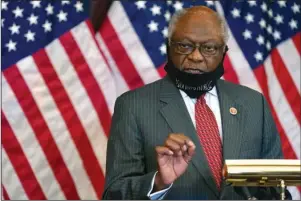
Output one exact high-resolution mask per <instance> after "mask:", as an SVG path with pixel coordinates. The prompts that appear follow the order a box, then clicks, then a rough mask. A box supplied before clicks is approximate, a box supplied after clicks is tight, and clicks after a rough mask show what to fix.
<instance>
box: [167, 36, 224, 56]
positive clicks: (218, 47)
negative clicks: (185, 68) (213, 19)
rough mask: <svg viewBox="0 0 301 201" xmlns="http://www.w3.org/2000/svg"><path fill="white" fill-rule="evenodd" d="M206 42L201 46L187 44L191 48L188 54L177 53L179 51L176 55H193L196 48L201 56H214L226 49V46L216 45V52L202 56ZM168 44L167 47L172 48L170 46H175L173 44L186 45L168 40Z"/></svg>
mask: <svg viewBox="0 0 301 201" xmlns="http://www.w3.org/2000/svg"><path fill="white" fill-rule="evenodd" d="M207 43H208V42H205V43H202V44H194V43H189V45H191V46H192V47H193V49H192V50H191V51H190V52H188V53H182V52H179V51H176V49H175V51H176V53H178V54H181V55H189V54H191V53H193V52H194V51H195V49H196V48H198V50H199V52H200V53H201V54H202V55H203V56H216V55H218V53H219V51H220V50H221V49H222V48H225V49H226V45H225V44H222V45H218V46H217V50H216V52H215V53H214V54H208V53H205V54H204V51H202V47H203V45H205V44H207ZM168 44H169V46H172V45H175V44H177V45H178V44H184V45H188V43H186V44H185V43H183V42H180V41H173V40H168Z"/></svg>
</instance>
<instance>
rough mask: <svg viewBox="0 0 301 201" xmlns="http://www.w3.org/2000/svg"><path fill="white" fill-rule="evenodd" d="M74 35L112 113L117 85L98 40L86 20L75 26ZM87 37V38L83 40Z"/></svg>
mask: <svg viewBox="0 0 301 201" xmlns="http://www.w3.org/2000/svg"><path fill="white" fill-rule="evenodd" d="M71 32H72V35H73V37H74V39H75V41H76V43H77V45H78V47H79V49H80V50H81V52H82V54H83V56H84V58H85V60H86V62H87V64H88V65H89V67H90V69H91V71H92V73H93V75H94V78H95V80H96V81H97V82H98V85H99V87H100V89H101V91H102V93H103V95H104V98H105V101H106V102H107V105H108V107H109V111H110V113H111V114H112V113H113V111H114V104H115V100H116V95H117V94H116V93H117V92H116V87H115V83H114V79H113V76H112V73H111V72H110V68H109V67H108V66H107V64H106V62H105V60H104V58H103V56H102V55H101V53H100V51H99V49H98V47H97V45H96V42H95V41H94V39H93V37H94V36H92V34H91V31H90V29H89V27H88V26H87V24H86V22H82V23H81V24H79V25H77V26H76V27H74V28H73V29H72V30H71ZM83 38H85V40H83Z"/></svg>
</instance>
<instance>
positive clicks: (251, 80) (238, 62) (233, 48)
mask: <svg viewBox="0 0 301 201" xmlns="http://www.w3.org/2000/svg"><path fill="white" fill-rule="evenodd" d="M214 3H215V6H216V10H217V12H218V13H219V14H220V15H221V16H224V11H223V7H222V5H221V3H220V2H219V1H215V2H214ZM225 23H226V26H227V27H229V25H228V23H227V21H226V20H225ZM228 33H229V40H228V42H227V45H228V46H229V50H228V52H227V55H228V56H229V61H230V63H231V64H232V66H233V69H234V71H235V72H236V75H237V77H238V78H239V79H238V80H239V83H240V84H241V85H244V86H247V87H250V88H252V89H254V90H257V91H259V92H261V89H260V86H259V84H258V82H257V80H256V77H255V75H254V73H253V71H252V68H251V66H250V64H249V63H248V61H247V59H246V57H245V55H244V53H243V52H242V49H241V48H240V47H239V45H238V43H237V42H236V40H235V37H234V36H233V34H232V31H231V29H229V30H228Z"/></svg>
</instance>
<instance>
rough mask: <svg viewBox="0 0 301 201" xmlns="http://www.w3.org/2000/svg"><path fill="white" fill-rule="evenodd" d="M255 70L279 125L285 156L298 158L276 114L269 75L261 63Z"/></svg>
mask: <svg viewBox="0 0 301 201" xmlns="http://www.w3.org/2000/svg"><path fill="white" fill-rule="evenodd" d="M253 72H254V74H255V76H256V78H257V80H258V83H259V85H260V87H261V89H262V92H263V95H264V97H265V98H266V100H267V102H268V104H269V106H270V109H271V113H272V116H273V118H274V121H275V124H276V126H277V130H278V132H279V135H280V139H281V144H282V150H283V154H284V158H286V159H297V155H296V154H295V151H294V150H293V148H292V145H291V144H290V142H289V140H288V138H287V134H286V133H285V131H284V129H283V127H282V126H281V123H280V120H279V118H278V115H277V114H276V111H275V109H274V107H273V104H272V101H271V98H270V95H269V89H268V83H267V76H266V72H265V69H264V67H263V66H262V65H261V66H259V67H258V68H256V69H255V70H254V71H253Z"/></svg>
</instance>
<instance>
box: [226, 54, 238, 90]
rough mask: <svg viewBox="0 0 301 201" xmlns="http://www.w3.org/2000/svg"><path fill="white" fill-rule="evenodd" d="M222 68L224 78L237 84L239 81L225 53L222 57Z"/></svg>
mask: <svg viewBox="0 0 301 201" xmlns="http://www.w3.org/2000/svg"><path fill="white" fill-rule="evenodd" d="M224 69H225V73H224V75H223V77H224V79H225V80H227V81H229V82H233V83H236V84H238V83H239V80H238V76H237V74H236V72H235V70H234V68H233V65H232V63H231V61H230V58H229V56H228V55H227V54H226V55H225V59H224Z"/></svg>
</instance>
